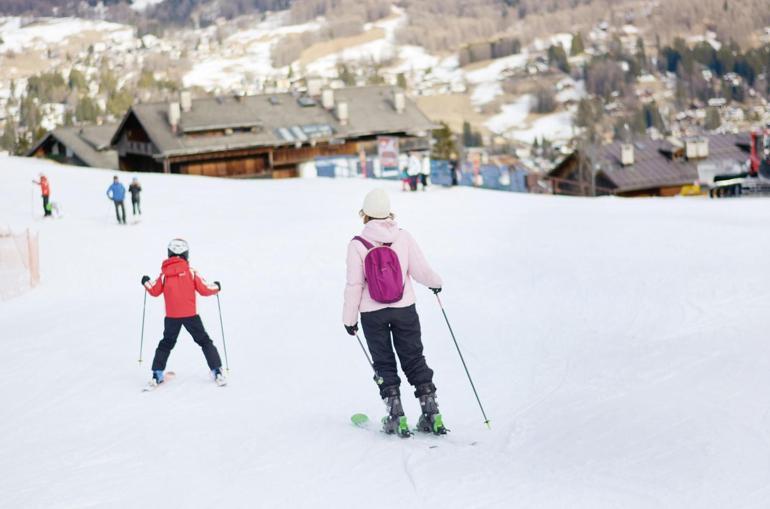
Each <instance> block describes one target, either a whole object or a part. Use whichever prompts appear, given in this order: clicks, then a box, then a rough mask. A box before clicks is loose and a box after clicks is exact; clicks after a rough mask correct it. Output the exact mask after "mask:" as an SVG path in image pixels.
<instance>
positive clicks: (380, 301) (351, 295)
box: [342, 189, 446, 437]
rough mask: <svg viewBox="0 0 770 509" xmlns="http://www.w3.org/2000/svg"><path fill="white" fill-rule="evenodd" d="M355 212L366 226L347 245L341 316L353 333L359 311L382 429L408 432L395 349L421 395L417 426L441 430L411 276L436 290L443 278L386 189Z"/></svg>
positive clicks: (368, 197)
mask: <svg viewBox="0 0 770 509" xmlns="http://www.w3.org/2000/svg"><path fill="white" fill-rule="evenodd" d="M359 215H360V216H361V218H362V219H363V222H364V229H363V232H362V233H361V235H360V236H357V237H355V238H354V239H353V240H352V241H351V242H350V244H349V245H348V254H347V285H346V287H345V303H344V306H343V316H342V320H343V324H344V325H345V330H346V331H347V333H348V334H350V335H351V336H355V335H356V334H357V332H358V315H359V313H360V314H361V326H362V327H363V330H364V335H365V336H366V343H367V345H369V351H370V352H371V354H372V360H373V361H374V369H375V371H376V372H377V375H378V376H379V378H380V380H381V382H382V383H381V384H380V397H382V399H383V401H384V402H385V407H386V409H387V411H388V415H387V417H384V418H383V419H382V423H383V431H385V432H386V433H391V434H392V433H397V434H399V435H400V436H402V437H408V436H409V435H411V432H410V430H409V426H408V424H407V421H406V417H405V416H404V409H403V407H402V405H401V395H400V389H399V387H400V385H401V379H400V378H399V377H398V368H397V366H396V354H397V355H398V358H399V361H400V363H401V368H402V369H403V371H404V374H405V375H406V378H407V380H408V381H409V383H410V384H411V385H413V386H414V387H415V392H414V395H415V397H417V398H418V399H419V401H420V407H421V409H422V414H421V415H420V419H419V423H418V426H417V427H418V429H419V430H420V431H427V432H433V433H436V434H445V433H446V428H445V427H444V424H443V420H442V418H441V414H440V413H439V410H438V403H437V401H436V386H435V385H433V370H431V369H430V368H429V367H428V365H427V364H426V362H425V357H424V355H423V352H422V351H423V347H422V338H421V333H420V318H419V316H418V315H417V310H416V308H415V293H414V289H413V288H412V282H411V279H412V278H413V279H414V280H415V281H417V282H418V283H421V284H423V285H425V286H427V287H428V288H430V289H431V290H432V291H433V292H434V293H438V292H440V291H441V286H442V283H441V278H440V277H439V275H438V274H436V273H435V272H434V271H433V270H432V269H431V268H430V266H429V265H428V262H427V261H426V259H425V256H424V255H423V254H422V251H421V250H420V248H419V246H418V245H417V242H416V241H415V240H414V238H412V236H411V235H410V234H409V233H408V232H406V231H405V230H401V229H400V228H399V227H398V224H397V223H396V221H395V220H394V215H393V214H392V213H391V210H390V199H389V198H388V195H387V193H386V192H385V191H383V190H382V189H375V190H373V191H371V192H370V193H369V194H367V195H366V198H365V199H364V205H363V208H362V209H361V211H360V212H359ZM394 347H395V354H394V352H393V349H394Z"/></svg>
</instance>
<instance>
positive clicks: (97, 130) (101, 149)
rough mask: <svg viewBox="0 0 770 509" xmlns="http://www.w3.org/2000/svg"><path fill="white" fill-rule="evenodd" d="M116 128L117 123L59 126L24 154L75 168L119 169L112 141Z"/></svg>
mask: <svg viewBox="0 0 770 509" xmlns="http://www.w3.org/2000/svg"><path fill="white" fill-rule="evenodd" d="M117 127H118V125H117V124H103V125H91V126H83V127H57V128H56V129H54V130H53V131H50V132H48V133H47V134H46V135H45V136H43V137H42V138H41V139H39V140H38V141H37V142H35V144H34V145H32V148H30V149H29V150H28V151H27V153H26V154H25V155H26V156H27V157H41V158H47V159H52V160H54V161H58V162H60V163H64V164H71V165H75V166H91V167H93V168H105V169H108V170H116V169H118V154H117V152H115V150H113V149H112V147H111V146H110V142H111V141H112V136H113V134H115V130H116V129H117Z"/></svg>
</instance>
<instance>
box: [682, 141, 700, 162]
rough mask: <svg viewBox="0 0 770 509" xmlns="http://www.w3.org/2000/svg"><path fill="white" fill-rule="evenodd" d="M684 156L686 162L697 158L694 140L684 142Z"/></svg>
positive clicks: (696, 147) (696, 145) (696, 143)
mask: <svg viewBox="0 0 770 509" xmlns="http://www.w3.org/2000/svg"><path fill="white" fill-rule="evenodd" d="M684 156H685V157H686V158H687V159H688V160H689V159H697V158H698V142H697V141H695V139H694V138H688V139H686V140H685V141H684Z"/></svg>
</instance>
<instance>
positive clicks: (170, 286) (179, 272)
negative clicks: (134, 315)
mask: <svg viewBox="0 0 770 509" xmlns="http://www.w3.org/2000/svg"><path fill="white" fill-rule="evenodd" d="M144 286H145V288H146V289H147V293H149V294H150V295H152V296H153V297H157V296H159V295H160V294H161V293H162V294H163V298H164V299H165V301H166V316H167V317H169V318H188V317H190V316H195V315H197V314H198V312H197V310H196V307H195V292H196V291H197V292H198V293H200V294H201V295H203V296H204V297H206V296H209V295H216V294H217V293H219V288H218V287H217V286H216V285H210V284H208V283H206V281H205V280H204V279H203V278H202V277H200V276H199V275H198V274H197V273H196V272H195V271H194V270H193V269H191V268H190V264H189V263H187V260H185V259H184V258H180V257H178V256H173V257H171V258H168V259H167V260H165V261H164V262H163V266H162V267H161V274H160V276H158V279H156V280H155V282H154V283H151V282H150V281H147V282H146V283H145V284H144Z"/></svg>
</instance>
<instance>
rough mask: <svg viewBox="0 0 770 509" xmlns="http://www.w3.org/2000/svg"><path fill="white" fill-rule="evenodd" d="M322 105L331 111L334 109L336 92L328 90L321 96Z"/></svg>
mask: <svg viewBox="0 0 770 509" xmlns="http://www.w3.org/2000/svg"><path fill="white" fill-rule="evenodd" d="M321 105H322V106H323V107H324V109H327V110H329V111H331V110H333V109H334V90H332V89H331V88H327V89H326V90H324V91H323V94H322V95H321Z"/></svg>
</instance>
